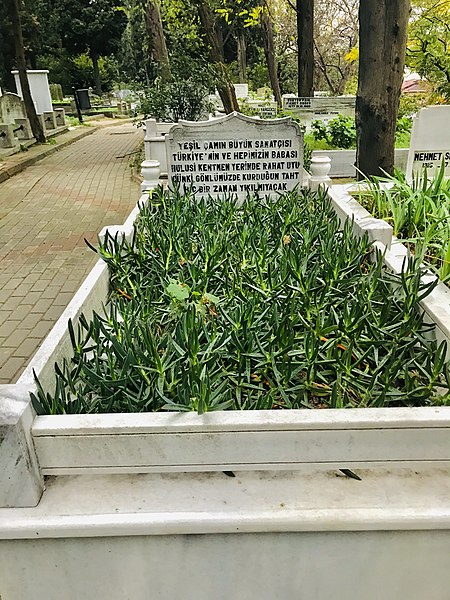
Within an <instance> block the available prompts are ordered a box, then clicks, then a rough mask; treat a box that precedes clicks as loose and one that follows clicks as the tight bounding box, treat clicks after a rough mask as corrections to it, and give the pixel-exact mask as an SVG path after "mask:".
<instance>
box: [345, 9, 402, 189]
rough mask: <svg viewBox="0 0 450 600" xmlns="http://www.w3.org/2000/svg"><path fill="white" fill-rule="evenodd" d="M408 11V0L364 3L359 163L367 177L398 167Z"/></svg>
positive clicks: (358, 110)
mask: <svg viewBox="0 0 450 600" xmlns="http://www.w3.org/2000/svg"><path fill="white" fill-rule="evenodd" d="M409 13H410V1H409V0H364V2H361V3H360V7H359V40H360V41H359V76H358V92H357V97H356V131H357V138H356V139H357V151H356V165H357V167H358V169H359V170H360V171H362V173H363V174H364V175H366V176H369V175H382V174H383V171H385V172H386V173H390V174H392V173H393V170H394V146H395V127H396V121H397V113H398V105H399V101H400V90H401V86H402V81H403V70H404V66H405V52H406V36H407V27H408V20H409ZM358 177H359V178H360V179H361V178H362V177H363V175H360V174H359V175H358Z"/></svg>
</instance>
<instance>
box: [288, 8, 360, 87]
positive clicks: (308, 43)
mask: <svg viewBox="0 0 450 600" xmlns="http://www.w3.org/2000/svg"><path fill="white" fill-rule="evenodd" d="M362 3H363V2H361V4H362ZM296 7H297V46H298V95H299V96H300V97H307V98H308V97H312V96H314V0H297V4H296Z"/></svg>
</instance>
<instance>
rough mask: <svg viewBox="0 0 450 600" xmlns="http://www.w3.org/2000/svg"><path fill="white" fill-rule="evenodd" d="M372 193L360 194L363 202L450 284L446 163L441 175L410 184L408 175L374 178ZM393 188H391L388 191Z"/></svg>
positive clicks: (419, 178) (370, 183) (418, 176)
mask: <svg viewBox="0 0 450 600" xmlns="http://www.w3.org/2000/svg"><path fill="white" fill-rule="evenodd" d="M367 183H368V192H367V193H364V192H360V193H359V194H358V196H359V201H360V202H361V203H362V204H363V205H364V206H365V207H366V208H367V209H368V210H369V211H370V212H371V213H372V214H373V215H374V216H375V217H378V218H380V219H385V220H386V221H388V222H389V223H390V224H391V225H392V226H393V228H394V235H396V236H397V237H399V238H400V239H402V240H404V242H405V243H406V244H408V245H409V246H410V248H411V250H412V252H413V253H414V254H415V255H416V256H417V257H418V258H420V259H421V260H422V261H423V262H424V263H425V264H426V265H427V266H429V267H430V268H431V269H432V270H434V271H435V272H436V274H437V275H438V276H439V277H440V279H442V281H444V282H447V283H448V282H449V281H450V181H449V180H446V179H444V163H442V165H441V168H440V169H439V171H438V173H437V174H436V175H435V176H434V177H433V178H429V177H428V176H427V173H426V172H424V173H422V174H420V173H419V174H415V175H414V177H413V181H412V182H411V183H408V182H407V181H406V179H405V175H404V173H402V172H401V171H398V170H396V171H395V174H394V176H386V177H381V178H372V179H370V180H368V181H367ZM386 184H389V187H386Z"/></svg>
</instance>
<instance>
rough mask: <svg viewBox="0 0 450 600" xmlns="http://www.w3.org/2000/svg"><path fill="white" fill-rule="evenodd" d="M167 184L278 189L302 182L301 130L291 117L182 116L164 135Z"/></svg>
mask: <svg viewBox="0 0 450 600" xmlns="http://www.w3.org/2000/svg"><path fill="white" fill-rule="evenodd" d="M166 151H167V167H168V175H169V185H176V184H178V185H179V186H180V187H181V188H186V189H189V188H191V189H192V191H193V192H195V193H198V194H201V195H205V196H208V195H210V196H213V197H218V196H223V195H224V194H233V195H237V196H238V197H239V198H243V197H245V196H246V195H247V194H248V193H256V192H257V193H259V194H261V195H267V194H277V193H279V192H286V191H289V190H292V189H293V188H295V187H296V186H297V185H301V183H302V171H303V133H302V132H301V130H300V127H299V125H298V124H297V123H294V122H293V121H292V120H291V119H290V118H284V119H273V120H270V121H268V120H267V121H266V120H261V119H257V118H252V117H247V116H246V115H243V114H241V113H236V112H234V113H231V114H229V115H226V116H225V117H221V118H219V119H215V120H213V121H199V122H189V121H180V122H179V123H178V124H177V125H175V126H174V127H172V129H171V130H170V132H169V133H168V134H167V135H166Z"/></svg>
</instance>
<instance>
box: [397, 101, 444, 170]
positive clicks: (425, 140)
mask: <svg viewBox="0 0 450 600" xmlns="http://www.w3.org/2000/svg"><path fill="white" fill-rule="evenodd" d="M442 162H443V163H444V176H445V177H446V178H450V106H427V107H425V108H421V109H420V110H419V112H418V113H417V115H416V116H415V117H414V121H413V127H412V131H411V142H410V145H409V153H408V162H407V164H406V179H407V181H412V178H413V175H414V174H415V173H421V172H422V171H423V170H424V169H425V168H426V170H427V176H429V177H433V176H434V175H435V173H436V172H437V171H439V169H440V168H441V165H442Z"/></svg>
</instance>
